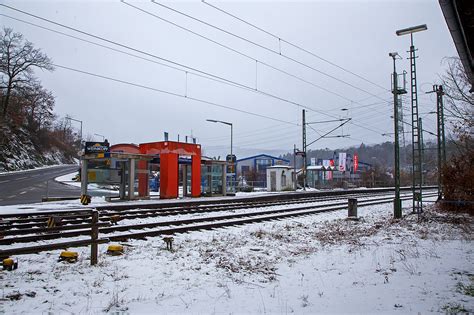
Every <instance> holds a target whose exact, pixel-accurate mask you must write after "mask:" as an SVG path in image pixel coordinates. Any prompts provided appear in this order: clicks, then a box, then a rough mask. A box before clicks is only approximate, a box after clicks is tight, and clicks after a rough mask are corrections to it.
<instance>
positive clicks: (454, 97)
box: [441, 57, 474, 132]
mask: <svg viewBox="0 0 474 315" xmlns="http://www.w3.org/2000/svg"><path fill="white" fill-rule="evenodd" d="M445 62H446V63H447V66H448V69H447V71H446V74H444V75H443V76H442V77H441V79H442V81H443V87H444V92H445V94H446V103H447V104H446V105H447V106H445V110H446V112H447V113H448V114H449V115H451V118H452V119H451V120H453V119H454V121H455V122H454V128H455V131H457V132H466V131H467V132H469V129H471V128H472V127H473V118H474V95H473V94H472V93H470V92H469V89H470V87H471V83H470V82H469V79H468V77H467V74H466V71H464V68H463V65H462V63H461V60H460V59H459V58H456V57H452V58H445Z"/></svg>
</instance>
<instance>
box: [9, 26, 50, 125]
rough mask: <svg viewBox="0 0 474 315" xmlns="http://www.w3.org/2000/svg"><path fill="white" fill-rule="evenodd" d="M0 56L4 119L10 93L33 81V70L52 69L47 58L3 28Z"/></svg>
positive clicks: (19, 36) (29, 43) (28, 43)
mask: <svg viewBox="0 0 474 315" xmlns="http://www.w3.org/2000/svg"><path fill="white" fill-rule="evenodd" d="M0 56H1V57H0V75H1V88H2V117H3V118H5V117H6V116H7V113H8V107H9V104H10V97H11V95H12V91H13V90H14V89H16V88H18V87H19V86H20V85H27V84H28V83H30V82H31V81H33V68H34V67H37V68H40V69H45V70H49V71H52V70H54V68H53V66H52V64H51V59H50V58H49V57H48V56H46V55H45V54H44V53H42V52H41V50H40V49H38V48H34V46H33V44H32V43H31V42H29V41H28V40H25V39H23V35H22V34H20V33H14V32H13V30H12V29H11V28H6V27H4V28H3V31H2V32H1V33H0Z"/></svg>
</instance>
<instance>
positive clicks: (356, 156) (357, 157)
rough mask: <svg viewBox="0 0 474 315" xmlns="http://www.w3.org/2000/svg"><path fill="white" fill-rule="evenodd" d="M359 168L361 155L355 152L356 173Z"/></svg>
mask: <svg viewBox="0 0 474 315" xmlns="http://www.w3.org/2000/svg"><path fill="white" fill-rule="evenodd" d="M358 168H359V156H358V155H357V153H356V154H354V173H355V172H357V169H358Z"/></svg>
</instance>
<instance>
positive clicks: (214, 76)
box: [0, 4, 334, 118]
mask: <svg viewBox="0 0 474 315" xmlns="http://www.w3.org/2000/svg"><path fill="white" fill-rule="evenodd" d="M0 6H4V7H7V8H9V9H11V10H14V11H18V12H21V13H23V14H26V15H29V16H32V17H34V18H37V19H40V20H43V21H46V22H48V23H52V24H55V25H57V26H60V27H63V28H66V29H69V30H72V31H75V32H78V33H81V34H84V35H86V36H90V37H93V38H95V39H99V40H102V41H105V42H107V43H110V44H113V45H117V46H119V47H122V48H126V49H129V50H132V51H135V52H138V53H141V54H144V55H147V56H150V57H153V58H156V59H159V60H162V61H166V62H169V63H171V64H174V65H177V66H180V67H183V68H186V69H190V70H192V71H196V72H198V73H201V74H203V75H205V76H200V77H205V78H208V77H213V78H215V79H217V80H214V81H216V82H221V83H225V84H228V85H231V86H234V87H239V88H242V89H244V90H248V91H252V92H254V93H257V94H261V95H265V96H267V97H271V98H274V99H277V100H279V101H283V102H286V103H289V104H292V105H295V106H297V107H301V108H305V109H308V110H311V111H314V112H318V113H320V114H323V115H326V116H328V117H333V118H334V116H332V115H330V114H327V113H325V112H323V111H321V110H317V109H314V108H312V107H309V106H307V105H303V104H300V103H297V102H294V101H291V100H288V99H285V98H283V97H279V96H276V95H274V94H270V93H267V92H263V91H261V90H255V89H254V88H253V87H251V86H248V85H245V84H241V83H238V82H236V81H232V80H229V79H226V78H224V77H220V76H217V75H214V74H211V73H209V72H206V71H202V70H199V69H196V68H193V67H190V66H187V65H184V64H181V63H178V62H175V61H172V60H169V59H166V58H163V57H160V56H157V55H154V54H151V53H148V52H146V51H143V50H140V49H137V48H133V47H130V46H127V45H125V44H121V43H119V42H115V41H112V40H109V39H106V38H104V37H101V36H97V35H94V34H91V33H88V32H85V31H81V30H79V29H76V28H73V27H70V26H67V25H64V24H62V23H58V22H55V21H52V20H49V19H46V18H43V17H40V16H37V15H34V14H32V13H28V12H26V11H23V10H20V9H16V8H13V7H11V6H8V5H5V4H0ZM181 71H184V70H181ZM188 73H192V72H188ZM192 74H194V75H196V74H195V73H192Z"/></svg>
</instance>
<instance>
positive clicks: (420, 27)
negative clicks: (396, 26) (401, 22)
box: [395, 24, 428, 36]
mask: <svg viewBox="0 0 474 315" xmlns="http://www.w3.org/2000/svg"><path fill="white" fill-rule="evenodd" d="M427 29H428V27H427V26H426V24H421V25H417V26H412V27H408V28H404V29H401V30H398V31H396V32H395V33H396V34H397V36H403V35H407V34H412V33H416V32H421V31H426V30H427Z"/></svg>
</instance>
